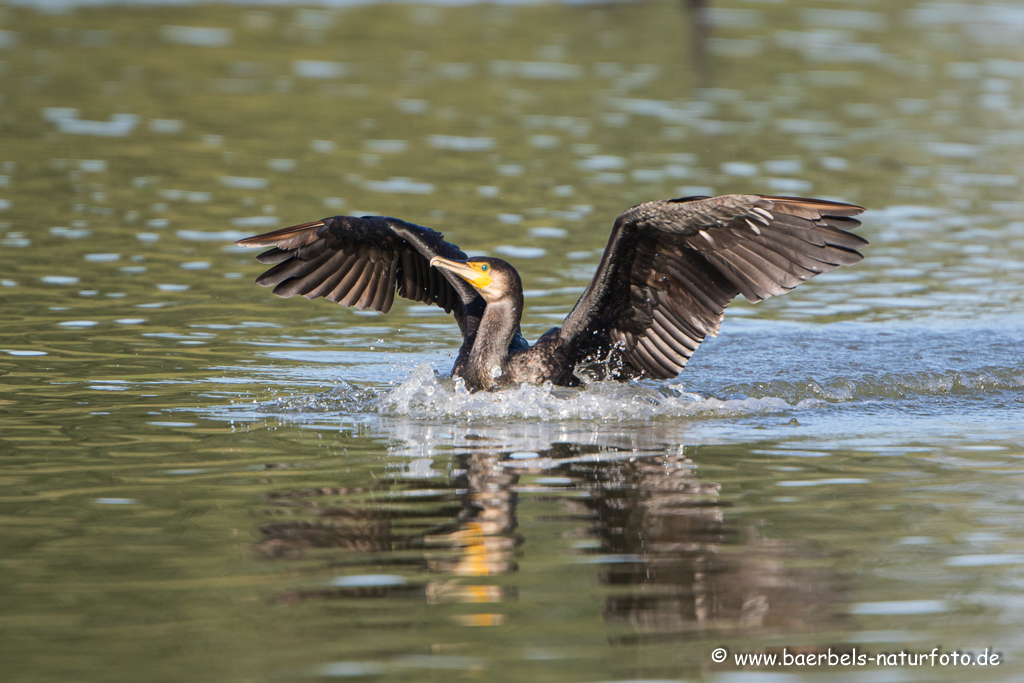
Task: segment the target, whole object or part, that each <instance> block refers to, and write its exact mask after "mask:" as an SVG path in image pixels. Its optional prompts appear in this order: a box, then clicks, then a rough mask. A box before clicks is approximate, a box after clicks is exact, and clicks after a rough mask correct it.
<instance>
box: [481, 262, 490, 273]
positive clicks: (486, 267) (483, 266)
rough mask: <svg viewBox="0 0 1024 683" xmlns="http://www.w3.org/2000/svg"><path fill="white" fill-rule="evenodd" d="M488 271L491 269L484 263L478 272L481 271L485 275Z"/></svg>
mask: <svg viewBox="0 0 1024 683" xmlns="http://www.w3.org/2000/svg"><path fill="white" fill-rule="evenodd" d="M490 269H491V267H490V266H489V265H487V264H486V263H484V264H483V265H481V266H480V270H482V271H483V272H485V273H486V272H487V271H488V270H490Z"/></svg>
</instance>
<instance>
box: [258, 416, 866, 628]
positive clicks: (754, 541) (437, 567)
mask: <svg viewBox="0 0 1024 683" xmlns="http://www.w3.org/2000/svg"><path fill="white" fill-rule="evenodd" d="M477 431H479V430H477ZM461 436H462V437H466V438H451V436H449V437H448V439H447V440H446V443H445V444H444V447H445V448H449V449H450V450H448V451H447V452H448V453H450V454H451V455H449V456H447V457H446V456H444V455H443V453H444V451H435V450H430V451H429V462H430V463H434V464H435V465H436V464H437V463H440V462H445V463H447V467H446V471H443V472H442V471H436V470H433V469H431V468H425V467H424V466H423V465H422V463H421V464H419V465H415V466H414V465H413V464H410V465H409V466H408V467H407V468H405V470H404V471H396V472H394V473H393V476H391V477H389V478H382V479H378V480H376V481H375V482H374V483H373V484H372V485H368V486H366V487H363V488H315V489H302V490H293V491H280V492H277V493H274V494H273V495H271V496H269V498H268V503H269V505H268V508H269V510H268V514H271V515H276V516H280V517H285V518H286V519H278V520H275V521H272V522H269V523H267V524H264V525H263V526H261V527H260V531H261V533H262V535H263V538H262V539H261V540H260V541H258V542H257V544H256V549H257V551H258V553H259V554H260V555H261V556H262V557H265V558H267V559H269V560H278V561H280V560H303V561H304V562H308V561H309V560H312V559H320V560H323V561H326V563H327V566H328V567H330V568H331V569H332V570H333V571H337V570H338V569H339V568H340V569H341V570H342V571H344V572H354V571H359V570H360V569H365V568H366V567H372V568H373V571H374V572H381V571H387V572H395V574H383V575H381V574H377V573H375V574H369V575H366V574H361V575H357V576H356V577H355V578H354V579H352V580H348V579H345V580H335V582H334V583H333V584H332V585H331V586H330V587H329V588H318V589H312V590H309V589H306V590H295V591H288V592H286V593H285V594H282V595H279V596H278V599H279V601H296V600H306V599H313V598H317V599H327V598H332V597H339V598H351V597H388V596H390V595H394V594H400V595H409V594H410V592H412V593H419V594H422V595H423V597H424V599H425V600H426V602H427V603H428V604H430V605H442V604H463V605H478V606H479V607H478V608H473V611H471V612H469V613H467V612H466V609H465V608H463V609H462V610H461V612H460V613H459V614H457V615H453V616H451V615H450V618H452V619H454V620H455V621H456V622H458V623H461V624H464V625H469V626H493V625H499V624H502V623H505V622H506V614H504V613H502V612H501V608H500V607H499V605H500V604H501V603H504V602H507V601H509V600H512V599H517V596H518V593H517V590H516V584H517V581H515V580H513V579H514V575H515V574H516V573H517V572H520V571H521V567H520V556H519V554H520V553H521V552H530V553H532V555H531V557H532V556H535V555H537V554H540V553H544V552H553V551H551V550H550V549H549V548H543V547H537V546H535V547H532V548H531V543H536V544H540V543H541V541H540V540H536V541H533V540H531V538H530V535H529V531H528V530H526V531H524V530H523V529H521V528H519V524H518V521H517V511H519V510H520V509H523V510H525V509H528V508H527V507H524V506H533V505H535V504H536V501H537V500H539V497H538V494H539V496H540V497H543V496H545V494H550V495H548V499H549V501H550V500H555V501H556V504H557V506H558V507H559V508H560V509H562V510H563V513H564V514H562V515H561V516H560V517H559V518H558V519H557V520H555V521H557V523H558V525H559V532H558V533H559V534H560V537H561V538H562V539H563V540H564V539H568V540H569V547H570V550H568V551H565V550H563V551H561V552H562V554H561V556H560V557H556V558H554V559H553V560H552V559H550V558H549V559H548V561H549V562H552V561H553V562H557V563H561V564H562V565H580V564H583V565H593V566H594V570H593V573H592V574H591V576H593V577H595V578H596V583H597V586H594V585H593V584H591V585H590V586H587V587H581V589H580V590H583V591H585V592H587V593H586V595H587V599H590V600H593V599H602V600H603V602H604V607H603V616H604V619H605V620H606V621H607V622H609V623H615V624H620V625H626V626H628V628H629V631H630V634H629V635H621V634H620V635H615V636H612V637H611V642H612V643H613V644H622V645H626V644H631V643H637V642H647V641H650V640H652V639H654V640H657V639H659V638H664V637H667V636H672V635H673V634H679V633H681V632H687V631H695V630H707V629H715V630H723V631H743V632H749V631H763V630H772V631H774V630H782V631H793V630H797V631H802V630H808V629H821V628H833V627H840V626H842V624H841V622H842V621H843V620H844V619H846V617H843V616H837V615H840V613H841V612H842V610H840V609H833V608H830V606H831V605H836V604H837V603H840V602H842V601H844V599H845V596H844V593H843V589H842V586H841V581H840V580H839V577H837V576H836V575H834V574H832V573H830V572H829V571H827V570H825V569H821V568H820V563H818V565H819V566H818V568H814V566H815V563H814V562H807V560H808V559H813V558H811V553H810V552H809V551H808V550H807V548H805V547H802V544H798V543H795V542H790V541H779V540H773V539H771V538H767V537H765V536H764V535H762V533H761V531H760V528H759V527H760V520H753V521H750V520H748V521H745V522H743V523H742V524H740V523H739V522H737V521H736V519H739V518H741V517H742V516H741V515H735V518H736V519H732V518H731V516H730V515H729V514H728V511H729V507H730V502H729V501H727V500H723V498H722V492H721V487H720V485H719V484H717V483H715V482H710V481H705V480H703V479H701V478H700V477H699V476H698V474H697V468H696V466H695V465H694V463H693V462H692V461H691V460H690V459H689V458H688V457H686V455H685V454H684V453H683V448H682V447H681V446H672V447H666V446H664V445H660V446H658V447H657V448H655V447H654V446H653V444H645V445H644V446H645V447H644V448H641V449H638V448H636V447H635V444H634V446H633V447H626V446H625V445H623V444H620V445H619V447H609V446H601V445H597V444H578V443H564V442H563V443H550V442H548V443H547V444H543V445H545V446H546V447H545V448H537V446H539V445H542V444H539V443H537V442H536V441H535V440H533V441H531V442H529V443H524V442H523V441H522V440H519V441H518V442H517V441H516V440H515V439H511V440H509V439H498V438H480V437H479V435H477V436H476V438H473V439H470V438H468V437H469V436H471V435H470V434H469V433H467V434H464V435H461ZM405 443H406V444H408V443H409V442H408V441H407V442H405ZM420 443H421V444H422V443H423V442H422V441H420ZM437 445H438V444H437V443H436V442H434V445H432V446H431V447H430V448H431V449H434V448H436V447H437ZM403 448H404V447H403ZM516 448H519V449H523V448H529V449H530V450H519V451H515V452H512V451H514V450H515V449H516ZM396 450H399V449H396ZM405 454H406V455H408V453H405ZM416 460H417V459H416V458H414V459H413V460H405V461H404V462H406V463H415V462H416ZM549 521H550V520H549ZM529 528H530V527H528V528H527V529H529ZM520 534H522V536H521V535H520ZM538 537H541V536H540V535H539V534H538ZM548 545H550V543H549V544H548ZM304 566H307V565H304ZM375 577H376V578H375ZM381 577H383V578H381ZM616 633H620V632H619V631H618V630H616ZM674 637H678V636H674Z"/></svg>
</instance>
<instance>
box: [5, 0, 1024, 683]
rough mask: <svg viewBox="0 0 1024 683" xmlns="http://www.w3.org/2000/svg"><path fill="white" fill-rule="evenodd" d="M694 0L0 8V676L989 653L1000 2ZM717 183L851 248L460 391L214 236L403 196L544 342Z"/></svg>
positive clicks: (1002, 480) (1015, 211) (1004, 642)
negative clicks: (834, 267) (773, 205)
mask: <svg viewBox="0 0 1024 683" xmlns="http://www.w3.org/2000/svg"><path fill="white" fill-rule="evenodd" d="M82 4H83V5H85V4H89V5H92V4H95V3H82ZM708 4H710V5H712V7H711V8H710V10H709V11H708V12H707V13H706V14H705V15H702V18H701V19H700V20H698V19H696V18H695V17H694V15H693V14H691V11H692V10H690V9H688V7H689V6H688V5H687V3H682V2H668V1H664V2H661V1H659V2H645V3H630V4H582V5H576V6H567V5H538V6H516V5H505V4H501V5H466V6H427V5H415V6H411V5H402V4H383V5H360V4H358V3H356V4H354V5H353V6H350V7H338V6H333V7H332V6H330V5H329V4H327V5H320V6H316V7H307V8H300V7H294V6H273V5H268V4H266V3H259V4H253V5H250V6H247V5H244V4H227V5H212V6H203V5H184V6H181V5H176V6H162V5H160V4H156V5H132V6H121V5H110V6H103V5H98V6H90V7H85V6H76V3H73V2H69V3H65V2H42V1H40V2H37V3H16V4H10V5H5V6H0V301H2V314H0V315H2V317H0V321H2V329H0V520H2V527H0V669H2V670H3V675H2V676H0V677H2V678H3V679H4V680H5V681H32V682H33V683H37V682H46V681H62V682H64V681H82V682H93V681H95V682H101V681H102V682H104V683H115V682H120V681H125V682H128V681H139V680H147V681H168V682H172V681H173V682H177V681H184V680H188V681H211V682H213V681H217V682H223V681H239V682H241V681H282V680H285V681H304V680H317V679H321V680H333V679H338V678H343V679H349V678H352V679H355V680H381V681H448V680H453V679H458V680H461V679H481V680H493V681H524V680H531V681H568V682H581V683H583V682H587V683H598V682H602V681H698V680H701V681H712V682H714V683H749V682H752V681H769V682H770V683H774V682H782V681H785V682H787V683H788V682H791V681H797V682H802V681H817V680H838V681H939V680H949V681H961V680H978V681H982V680H984V681H990V680H991V681H1014V680H1021V679H1022V677H1024V644H1022V643H1024V638H1022V634H1024V616H1022V614H1024V610H1022V609H1021V608H1022V606H1024V531H1022V529H1024V494H1022V491H1024V486H1022V484H1024V476H1022V465H1024V411H1022V409H1024V363H1022V357H1024V354H1022V350H1021V340H1022V338H1024V199H1022V196H1021V176H1022V174H1024V10H1022V9H1021V8H1020V7H1018V6H1017V5H1016V4H1014V3H1012V2H1009V1H1006V0H1004V1H1002V2H999V1H992V2H976V3H972V4H969V3H963V2H959V3H957V2H945V1H942V0H937V1H929V2H913V1H910V0H899V1H894V0H858V1H854V0H849V1H847V2H842V1H831V2H825V1H824V0H822V1H821V2H812V1H810V0H808V1H807V2H803V1H791V2H785V1H784V0H777V1H774V2H767V1H763V0H762V1H759V2H755V1H754V0H746V1H745V0H722V1H721V2H714V3H708ZM695 23H696V24H697V25H702V26H704V28H697V29H695ZM711 192H714V193H725V192H762V193H775V194H796V195H807V196H817V197H823V198H833V199H839V200H844V201H851V202H854V203H857V204H861V205H863V206H865V207H868V209H869V211H868V212H867V213H866V214H865V215H864V226H863V227H862V228H861V230H860V234H862V235H863V236H864V237H866V238H867V239H869V240H870V241H871V245H870V246H868V247H867V248H865V250H864V253H865V255H866V258H865V260H864V261H863V262H862V263H860V264H857V265H856V266H853V267H849V268H843V269H840V270H839V271H836V272H834V273H830V274H827V275H825V276H822V277H820V278H818V279H816V280H815V281H813V282H811V283H808V284H807V285H806V286H802V287H801V288H799V289H798V290H797V291H795V292H793V293H792V294H790V295H787V296H785V297H780V298H777V299H772V300H770V301H767V302H764V303H762V304H759V305H757V306H751V305H749V304H747V303H745V302H736V303H735V304H734V305H733V306H731V307H730V309H729V311H728V314H727V317H726V322H725V324H724V325H723V329H722V334H721V335H720V336H719V337H718V338H716V339H712V340H709V341H708V342H707V343H706V344H705V345H704V346H703V347H702V348H701V349H700V351H699V353H698V354H697V355H696V356H695V357H694V360H693V362H692V363H691V364H690V366H689V367H688V368H687V369H686V371H685V372H684V373H683V374H682V376H680V377H679V378H678V379H677V380H674V381H670V382H649V383H648V382H641V383H638V384H635V385H594V386H590V387H588V388H586V389H582V390H577V389H573V390H569V389H551V388H544V387H524V388H518V389H512V390H508V391H505V392H502V393H498V394H485V395H469V394H466V393H465V392H462V391H460V390H458V389H457V388H456V387H454V386H453V384H452V383H451V382H450V381H449V380H448V379H446V378H445V375H446V374H447V372H448V370H449V368H450V364H451V362H452V358H453V355H454V353H455V352H456V350H457V348H458V344H459V339H458V335H457V331H456V329H455V327H454V325H453V324H452V323H451V320H450V319H449V318H448V317H446V316H445V315H444V314H443V313H442V312H441V311H439V310H436V309H430V308H428V307H425V306H418V305H411V304H409V302H400V303H397V304H396V306H395V308H394V310H393V311H392V312H391V313H390V314H388V315H387V316H378V315H376V314H362V313H360V312H354V311H350V310H347V309H343V308H341V307H339V306H334V305H331V304H329V303H327V302H324V301H323V300H318V301H312V302H309V301H305V300H302V299H299V300H279V299H276V298H274V297H273V296H272V295H271V294H270V292H269V291H267V290H265V289H262V288H260V287H257V286H256V285H254V284H253V283H252V281H253V279H254V278H255V277H256V276H257V275H258V274H259V273H260V272H261V267H260V265H259V264H257V263H256V262H255V260H254V259H253V255H254V252H250V251H247V250H244V249H239V248H237V247H235V246H233V241H234V240H235V239H238V238H240V237H243V236H246V235H249V234H254V233H258V232H264V231H266V230H270V229H273V228H277V227H283V226H286V225H290V224H294V223H301V222H305V221H309V220H315V219H317V218H320V217H323V216H328V215H334V214H339V213H348V214H368V213H381V214H387V215H394V216H399V217H401V218H404V219H406V220H409V221H412V222H415V223H419V224H423V225H429V226H431V227H434V228H436V229H438V230H441V231H443V232H444V233H445V234H446V236H447V238H448V239H449V240H450V241H453V242H456V243H457V244H459V245H460V246H461V247H462V248H463V249H465V250H466V251H467V252H468V253H470V254H490V255H497V256H502V257H504V258H507V259H508V260H510V261H512V262H514V263H515V265H516V266H517V267H518V268H519V269H520V272H521V273H522V275H523V278H524V281H525V283H526V287H527V290H528V291H527V310H526V317H525V319H524V325H523V327H524V332H525V333H526V334H527V336H528V337H530V338H536V337H537V336H539V335H540V334H542V333H543V332H544V331H545V330H547V329H548V328H549V327H551V326H553V325H557V324H558V323H559V321H561V319H562V318H563V317H564V316H565V314H566V313H567V312H568V311H569V309H570V308H571V306H572V305H573V303H574V302H575V300H576V298H577V297H578V296H579V293H580V292H581V291H582V289H583V287H584V286H585V285H586V283H587V281H588V280H589V278H590V276H591V274H592V272H593V270H594V268H595V266H596V264H597V262H598V260H599V258H600V253H601V251H602V249H603V247H604V244H605V241H606V239H607V235H608V231H609V230H610V227H611V224H612V222H613V220H614V218H615V216H616V215H617V214H618V213H619V212H620V211H621V210H623V209H624V208H626V207H628V206H630V205H632V204H635V203H638V202H641V201H646V200H650V199H660V198H668V197H672V196H679V195H686V194H695V193H711ZM716 648H725V649H726V661H724V662H721V663H719V662H717V661H715V657H716V653H715V649H716ZM935 648H939V650H938V654H939V655H946V656H947V664H949V659H948V658H949V656H950V655H951V654H952V653H953V652H954V651H958V652H963V651H969V652H971V653H973V654H974V655H975V656H977V655H981V654H983V653H985V652H986V651H987V652H989V653H993V652H994V653H997V654H998V655H999V660H998V663H996V664H991V663H989V664H987V665H984V666H982V665H974V666H967V665H964V664H962V663H960V662H961V660H960V658H959V656H958V657H957V661H958V665H957V666H956V667H953V666H952V665H951V664H949V665H947V666H942V665H941V660H940V659H938V658H936V659H931V660H923V661H922V660H918V665H916V666H914V665H910V664H906V663H904V664H903V665H900V664H899V663H897V662H895V661H891V660H889V659H885V658H883V659H882V660H881V665H879V662H878V661H877V660H876V659H875V657H876V655H879V654H893V653H900V652H906V653H909V654H911V655H915V656H916V653H921V652H924V653H931V652H932V651H933V650H934V649H935ZM748 653H767V654H776V655H778V656H779V657H780V658H782V657H783V655H789V656H790V657H791V658H792V657H794V656H795V655H796V654H799V655H800V656H802V657H804V659H803V660H801V662H806V657H807V655H813V656H817V655H824V657H825V659H826V663H825V664H824V665H814V666H806V665H804V666H797V665H795V660H793V659H790V660H789V661H790V662H793V663H794V665H793V666H789V667H781V666H778V667H772V666H767V665H765V664H764V663H763V662H762V664H761V665H746V666H743V665H740V664H739V663H738V661H737V659H736V656H742V655H745V654H748ZM829 654H835V655H836V657H837V658H838V656H839V655H840V654H850V655H856V654H861V655H867V656H870V657H872V661H870V662H867V663H866V664H863V665H859V666H858V665H848V666H843V665H841V664H834V665H829V664H828V663H827V657H828V655H829Z"/></svg>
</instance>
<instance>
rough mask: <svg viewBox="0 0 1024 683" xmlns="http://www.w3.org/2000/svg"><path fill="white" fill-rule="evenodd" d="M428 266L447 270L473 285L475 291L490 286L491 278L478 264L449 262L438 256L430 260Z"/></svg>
mask: <svg viewBox="0 0 1024 683" xmlns="http://www.w3.org/2000/svg"><path fill="white" fill-rule="evenodd" d="M430 265H432V266H433V267H434V268H440V269H442V270H447V271H449V272H451V273H455V274H456V275H458V276H459V277H461V278H462V279H463V280H465V281H466V282H468V283H469V284H471V285H473V287H474V288H476V289H483V288H484V287H486V286H488V285H489V284H491V276H490V275H489V274H488V273H485V272H483V271H482V270H480V264H477V263H472V262H470V261H451V260H449V259H446V258H442V257H440V256H435V257H434V258H432V259H430Z"/></svg>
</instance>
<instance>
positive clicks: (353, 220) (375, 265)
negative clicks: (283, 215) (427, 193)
mask: <svg viewBox="0 0 1024 683" xmlns="http://www.w3.org/2000/svg"><path fill="white" fill-rule="evenodd" d="M237 244H239V245H243V246H247V247H264V248H267V247H269V249H267V251H264V252H263V253H261V254H260V255H259V256H257V260H258V261H259V262H260V263H264V264H267V265H271V266H272V267H271V268H270V269H268V270H267V271H266V272H264V273H263V274H262V275H260V276H259V278H257V280H256V282H257V283H258V284H260V285H264V286H268V287H274V293H275V294H276V295H278V296H281V297H290V296H295V295H296V294H301V295H303V296H305V297H307V298H310V299H314V298H317V297H323V298H326V299H328V300H331V301H336V302H338V303H340V304H342V305H344V306H354V307H356V308H368V309H371V310H374V311H381V312H387V311H388V310H390V309H391V306H392V304H393V303H394V300H395V294H396V292H397V294H398V295H399V296H402V297H403V298H407V299H412V300H413V301H418V302H420V303H426V304H434V305H437V306H440V307H441V308H443V309H444V310H445V311H447V312H453V313H454V314H455V318H456V320H457V321H458V323H459V327H460V329H462V331H463V333H465V332H466V330H467V329H469V328H473V329H475V322H476V321H474V324H470V325H467V321H466V311H467V309H471V310H472V311H474V313H473V314H472V315H474V316H478V315H479V311H480V310H482V303H481V302H479V301H477V300H478V299H479V298H480V297H479V295H478V294H477V293H476V291H475V290H473V289H472V287H470V286H469V284H468V283H466V282H465V281H464V280H462V279H461V278H459V277H457V276H455V275H454V274H452V275H449V274H448V273H443V272H440V271H438V270H437V269H436V268H431V267H430V259H431V258H433V257H434V256H443V257H444V258H448V259H455V260H462V259H465V258H466V254H465V253H463V251H462V250H461V249H459V248H458V247H457V246H455V245H454V244H450V243H449V242H445V241H444V235H442V234H441V233H439V232H435V231H434V230H431V229H430V228H424V227H422V226H418V225H414V224H412V223H406V222H404V221H400V220H398V219H395V218H386V217H381V216H365V217H362V218H358V217H355V216H333V217H331V218H325V219H323V220H320V221H314V222H312V223H303V224H301V225H295V226H292V227H288V228H282V229H280V230H274V231H273V232H268V233H265V234H263V235H256V236H254V237H248V238H246V239H243V240H239V241H238V242H237Z"/></svg>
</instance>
